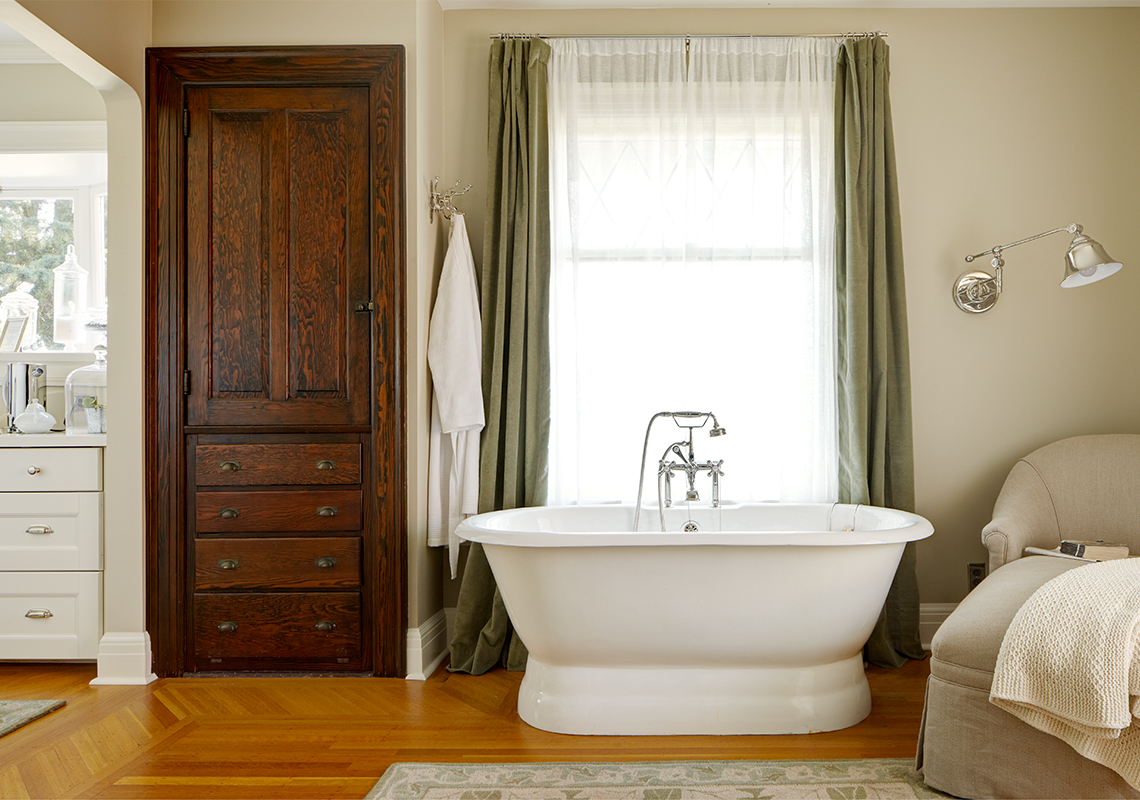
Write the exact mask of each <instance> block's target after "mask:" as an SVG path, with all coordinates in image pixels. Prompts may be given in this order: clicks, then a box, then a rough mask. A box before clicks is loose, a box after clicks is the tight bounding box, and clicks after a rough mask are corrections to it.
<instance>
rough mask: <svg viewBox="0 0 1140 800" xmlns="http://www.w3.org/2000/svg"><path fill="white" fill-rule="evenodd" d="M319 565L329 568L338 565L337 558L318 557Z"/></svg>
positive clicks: (322, 567)
mask: <svg viewBox="0 0 1140 800" xmlns="http://www.w3.org/2000/svg"><path fill="white" fill-rule="evenodd" d="M317 566H318V567H320V568H321V569H328V568H329V567H335V566H336V559H335V558H330V557H328V556H324V557H322V558H318V559H317Z"/></svg>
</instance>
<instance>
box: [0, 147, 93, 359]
mask: <svg viewBox="0 0 1140 800" xmlns="http://www.w3.org/2000/svg"><path fill="white" fill-rule="evenodd" d="M0 175H3V176H4V177H3V184H4V185H3V186H2V187H0V298H3V297H5V296H8V295H9V294H10V293H12V292H18V291H20V290H21V288H22V287H24V286H26V285H28V284H30V285H31V287H30V288H29V289H28V293H29V294H31V296H32V297H33V298H35V300H36V301H37V302H38V303H39V308H38V322H37V326H36V330H35V332H34V334H33V333H32V332H29V333H27V334H25V337H24V347H28V346H33V347H35V349H38V350H58V349H63V347H64V345H63V344H62V343H57V342H56V341H55V330H54V307H53V306H54V288H55V281H54V279H55V275H54V273H53V270H54V269H55V268H56V267H58V266H60V265H61V264H62V263H63V262H64V259H65V257H66V255H67V248H68V246H69V245H74V247H75V255H76V259H77V260H78V262H79V264H80V266H82V267H83V268H84V269H85V270H87V273H88V275H87V287H86V297H85V298H84V301H83V302H84V306H85V308H84V309H83V311H84V315H83V316H84V317H85V318H89V319H98V318H102V319H105V318H106V261H107V244H106V242H107V184H106V154H105V153H39V154H37V153H32V154H29V153H23V154H18V155H17V154H3V153H0ZM99 338H100V337H99V335H98V334H91V335H89V336H88V337H87V340H85V341H83V342H81V343H79V344H78V349H81V350H90V348H91V347H92V346H94V344H96V343H98V339H99ZM71 349H76V347H75V346H74V345H73V346H72V348H71Z"/></svg>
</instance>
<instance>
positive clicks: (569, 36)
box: [489, 31, 887, 41]
mask: <svg viewBox="0 0 1140 800" xmlns="http://www.w3.org/2000/svg"><path fill="white" fill-rule="evenodd" d="M683 36H684V38H685V40H686V41H688V40H689V39H870V38H872V37H874V36H879V37H882V38H883V39H886V38H887V33H886V32H884V31H864V32H859V33H855V32H851V33H803V34H798V35H782V34H740V33H736V34H725V35H723V36H718V35H716V34H711V33H702V34H689V33H686V34H683ZM681 37H682V34H679V33H678V34H673V35H668V34H658V35H652V36H640V35H636V34H633V35H622V34H604V35H599V36H589V35H585V34H555V35H547V34H543V33H492V34H491V35H490V37H489V38H491V39H680V38H681Z"/></svg>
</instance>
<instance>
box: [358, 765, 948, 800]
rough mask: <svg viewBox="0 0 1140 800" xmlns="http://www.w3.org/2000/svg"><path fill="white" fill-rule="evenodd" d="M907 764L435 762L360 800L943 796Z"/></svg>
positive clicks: (385, 780) (397, 774)
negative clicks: (924, 781)
mask: <svg viewBox="0 0 1140 800" xmlns="http://www.w3.org/2000/svg"><path fill="white" fill-rule="evenodd" d="M947 796H948V795H944V794H942V793H941V792H938V791H936V790H934V789H931V788H930V787H929V786H927V785H926V784H924V783H923V782H922V779H921V778H920V777H919V776H918V774H917V773H916V772H915V771H914V761H913V759H907V758H870V759H844V760H796V761H756V760H747V761H637V762H606V763H599V762H554V763H550V762H546V763H485V764H473V763H472V764H466V763H453V764H440V763H399V764H393V765H392V766H391V767H389V768H388V769H387V770H386V771H385V773H384V775H383V777H381V779H380V781H379V782H378V783H377V784H376V785H375V786H374V787H373V788H372V791H371V792H369V793H368V795H367V797H365V800H769V799H772V800H779V798H803V797H820V798H828V800H856V798H900V800H901V799H904V798H905V799H907V800H909V799H910V798H914V799H915V800H925V798H940V797H947Z"/></svg>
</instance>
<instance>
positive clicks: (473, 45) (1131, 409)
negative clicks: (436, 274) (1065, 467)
mask: <svg viewBox="0 0 1140 800" xmlns="http://www.w3.org/2000/svg"><path fill="white" fill-rule="evenodd" d="M444 22H445V47H444V53H445V57H446V70H445V85H444V123H445V126H446V130H447V137H446V141H445V144H444V148H445V149H444V161H445V163H446V165H447V174H448V176H449V179H451V180H454V179H456V178H461V179H462V180H464V181H468V182H471V183H473V184H474V185H475V190H474V191H473V192H472V193H471V195H470V196H469V197H470V199H468V198H464V199H465V200H466V202H465V203H464V207H465V208H466V209H468V222H469V228H470V230H471V238H472V246H473V247H474V249H475V252H476V253H480V252H481V241H482V228H483V210H482V197H483V194H484V191H485V180H486V175H485V173H486V167H485V158H486V156H485V152H486V107H487V106H486V96H487V88H486V80H487V79H486V69H487V67H486V64H487V50H488V38H487V37H488V35H489V34H491V33H496V32H503V31H506V32H540V33H544V34H653V33H671V34H685V33H693V34H700V33H707V34H724V33H745V32H747V33H755V34H797V33H832V32H838V31H851V30H881V31H886V32H887V33H888V34H889V37H888V40H887V41H888V43H889V45H890V50H891V76H892V84H891V100H892V105H893V113H894V124H895V141H896V145H897V158H898V172H899V191H900V195H901V197H902V214H903V234H904V251H905V258H906V275H907V301H908V309H909V316H910V333H911V362H912V370H913V391H914V417H915V455H916V471H917V475H916V481H917V503H918V510H919V512H920V513H922V514H924V515H926V516H927V517H928V518H929V519H930V520H931V521H932V522H933V523H934V527H935V529H936V532H935V534H934V537H933V538H931V539H930V540H928V541H926V542H923V543H922V544H921V545H920V547H919V578H920V584H921V591H922V601H923V602H925V603H944V602H955V601H957V600H959V599H961V597H962V596H963V595H964V594H965V590H966V566H965V565H966V564H967V562H971V561H984V560H985V558H984V550H983V548H982V546H981V544H980V540H979V532H980V530H981V528H982V526H983V525H984V524H985V523H986V522H987V521H988V520H989V518H990V512H991V511H992V508H993V503H994V500H995V498H996V497H997V493H998V490H999V489H1000V487H1001V482H1002V480H1003V479H1004V477H1005V475H1006V474H1007V473H1008V471H1009V469H1010V467H1011V466H1012V465H1013V463H1014V461H1015V460H1016V459H1017V458H1018V457H1019V456H1021V455H1023V454H1025V453H1027V452H1028V451H1030V450H1032V449H1034V448H1036V447H1038V446H1040V445H1042V444H1045V443H1047V442H1049V441H1052V440H1054V439H1058V438H1061V437H1064V436H1069V435H1075V434H1081V433H1096V432H1106V431H1122V432H1140V402H1137V398H1138V397H1140V354H1138V353H1137V351H1136V349H1135V347H1134V343H1135V342H1137V341H1140V315H1137V314H1136V313H1135V311H1134V307H1135V306H1136V304H1137V302H1138V301H1140V229H1138V228H1137V227H1136V225H1135V224H1134V217H1135V213H1136V203H1135V199H1134V197H1135V189H1134V187H1135V186H1136V185H1138V183H1140V148H1137V147H1136V145H1135V135H1136V131H1137V130H1138V129H1140V82H1138V78H1140V49H1138V48H1136V47H1135V44H1134V43H1135V40H1136V37H1137V36H1138V35H1140V9H1137V8H1122V9H1081V10H1076V9H1003V10H983V9H962V10H937V9H931V10H902V9H847V10H839V9H803V10H789V9H756V10H727V9H701V10H699V11H697V10H691V11H675V10H671V11H663V10H644V11H609V10H590V11H543V12H524V11H509V12H508V11H450V12H447V13H446V14H445V17H444ZM1070 222H1079V223H1081V224H1083V225H1084V226H1085V227H1086V229H1087V232H1088V233H1089V234H1090V235H1091V236H1093V237H1094V238H1096V239H1098V240H1099V241H1101V243H1103V244H1104V245H1105V246H1106V247H1107V248H1108V250H1109V252H1110V253H1112V255H1113V256H1115V257H1116V258H1117V259H1120V260H1122V261H1123V262H1124V263H1125V264H1126V265H1128V266H1127V267H1126V269H1125V270H1124V271H1122V272H1120V273H1119V274H1118V275H1117V276H1115V277H1113V278H1112V279H1111V280H1109V281H1106V282H1103V283H1098V284H1095V285H1093V286H1090V287H1088V288H1084V289H1079V290H1072V291H1069V290H1062V289H1059V288H1058V286H1057V284H1058V283H1059V281H1060V279H1061V269H1062V261H1063V257H1064V253H1065V245H1066V244H1067V239H1065V238H1064V236H1063V235H1062V234H1057V235H1056V236H1054V237H1052V238H1050V239H1045V240H1042V241H1039V242H1033V243H1031V244H1027V245H1024V246H1022V247H1019V248H1016V249H1014V250H1011V251H1009V252H1008V253H1007V254H1006V268H1005V289H1006V293H1005V294H1004V295H1003V298H1002V300H1001V302H1000V303H999V304H998V306H997V307H996V308H995V309H994V310H993V311H991V312H989V313H988V314H984V315H980V316H975V315H968V314H966V313H964V312H962V311H959V310H958V308H957V307H956V306H955V305H954V304H953V302H952V300H951V297H950V287H951V284H952V282H953V280H954V278H956V277H957V276H958V274H959V273H961V272H963V271H964V270H965V269H966V268H967V265H966V264H965V262H964V261H963V258H964V256H965V255H967V254H968V253H976V252H979V251H981V250H985V249H988V248H989V247H991V246H993V245H996V244H1004V243H1006V242H1010V241H1013V240H1016V239H1020V238H1024V237H1026V236H1031V235H1033V234H1035V233H1039V232H1041V231H1044V230H1049V229H1052V228H1056V227H1061V226H1063V225H1067V224H1068V223H1070ZM730 427H731V425H730ZM612 457H613V458H615V459H618V463H621V461H622V460H625V461H626V462H628V467H629V469H631V470H636V469H637V466H636V454H633V453H629V454H621V453H615V454H612ZM729 466H731V465H729ZM726 472H728V468H727V467H726ZM726 481H729V482H728V483H727V484H726V485H727V487H728V488H727V489H726V491H727V493H728V494H729V495H731V494H732V484H731V478H726Z"/></svg>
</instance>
